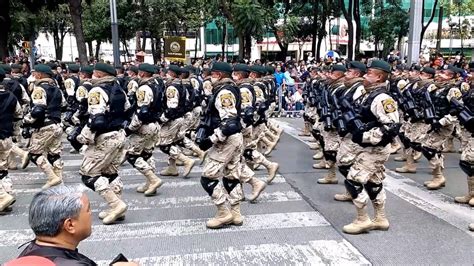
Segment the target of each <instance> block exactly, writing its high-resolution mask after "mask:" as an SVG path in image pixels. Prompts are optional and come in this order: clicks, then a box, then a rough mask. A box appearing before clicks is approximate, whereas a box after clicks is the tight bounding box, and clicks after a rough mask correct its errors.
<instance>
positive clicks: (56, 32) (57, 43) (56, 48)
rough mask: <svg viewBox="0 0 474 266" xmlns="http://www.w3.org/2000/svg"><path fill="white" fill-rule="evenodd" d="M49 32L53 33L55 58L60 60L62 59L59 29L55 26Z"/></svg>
mask: <svg viewBox="0 0 474 266" xmlns="http://www.w3.org/2000/svg"><path fill="white" fill-rule="evenodd" d="M46 34H47V33H46ZM51 34H52V35H53V43H54V53H55V55H56V59H57V60H59V61H62V60H63V46H62V45H61V40H60V37H59V30H58V29H57V28H55V29H53V30H52V32H51Z"/></svg>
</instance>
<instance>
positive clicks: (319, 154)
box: [313, 150, 324, 160]
mask: <svg viewBox="0 0 474 266" xmlns="http://www.w3.org/2000/svg"><path fill="white" fill-rule="evenodd" d="M323 157H324V154H323V152H322V151H321V150H319V151H317V152H316V153H315V154H314V155H313V160H321V159H322V158H323Z"/></svg>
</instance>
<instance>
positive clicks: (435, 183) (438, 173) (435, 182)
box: [425, 166, 446, 190]
mask: <svg viewBox="0 0 474 266" xmlns="http://www.w3.org/2000/svg"><path fill="white" fill-rule="evenodd" d="M425 185H426V188H427V189H429V190H435V189H440V188H442V187H444V186H445V185H446V179H445V178H444V175H443V171H442V169H441V166H438V167H436V168H435V169H433V179H432V180H430V181H428V182H425Z"/></svg>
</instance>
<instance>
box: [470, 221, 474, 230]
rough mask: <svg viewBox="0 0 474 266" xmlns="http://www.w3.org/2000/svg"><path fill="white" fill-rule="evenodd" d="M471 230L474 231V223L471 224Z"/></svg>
mask: <svg viewBox="0 0 474 266" xmlns="http://www.w3.org/2000/svg"><path fill="white" fill-rule="evenodd" d="M469 230H471V231H474V223H472V224H469Z"/></svg>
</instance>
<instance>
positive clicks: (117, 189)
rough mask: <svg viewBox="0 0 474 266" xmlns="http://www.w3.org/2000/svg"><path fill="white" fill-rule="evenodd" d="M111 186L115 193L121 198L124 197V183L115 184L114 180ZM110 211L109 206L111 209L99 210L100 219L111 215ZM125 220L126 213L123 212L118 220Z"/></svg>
mask: <svg viewBox="0 0 474 266" xmlns="http://www.w3.org/2000/svg"><path fill="white" fill-rule="evenodd" d="M109 187H110V189H111V190H112V191H113V192H114V193H115V195H117V197H118V198H119V199H120V198H122V188H123V185H117V184H114V182H112V183H110V184H109ZM110 211H111V209H110V208H109V209H106V210H104V211H101V212H99V219H101V220H103V219H104V218H105V217H107V215H109V213H110ZM124 220H125V213H123V214H122V215H120V216H119V217H118V218H117V221H124Z"/></svg>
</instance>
